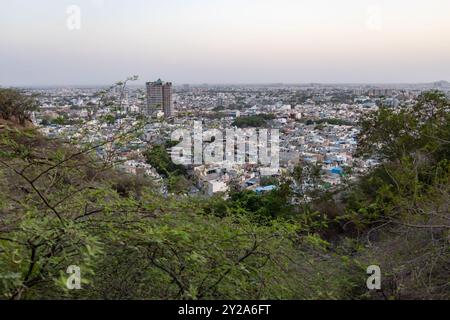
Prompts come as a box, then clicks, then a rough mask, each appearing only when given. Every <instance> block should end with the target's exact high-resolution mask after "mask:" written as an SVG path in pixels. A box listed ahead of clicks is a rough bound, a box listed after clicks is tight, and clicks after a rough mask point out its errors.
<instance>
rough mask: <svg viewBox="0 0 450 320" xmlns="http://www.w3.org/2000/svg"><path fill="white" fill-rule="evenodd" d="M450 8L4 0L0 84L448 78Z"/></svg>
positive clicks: (404, 3)
mask: <svg viewBox="0 0 450 320" xmlns="http://www.w3.org/2000/svg"><path fill="white" fill-rule="evenodd" d="M449 15H450V1H448V0H426V1H425V0H340V1H336V0H158V1H154V0H127V1H124V0H70V1H68V0H39V1H33V0H0V86H35V85H36V86H39V85H104V84H110V83H114V82H115V81H119V80H122V79H125V78H126V77H128V76H131V75H139V77H140V81H141V82H142V83H143V82H145V81H151V80H156V79H157V78H162V79H163V80H166V81H172V82H174V83H176V84H183V83H190V84H200V83H211V84H230V83H236V84H245V83H253V84H256V83H279V82H282V83H310V82H319V83H359V82H361V83H417V82H432V81H437V80H450V19H449Z"/></svg>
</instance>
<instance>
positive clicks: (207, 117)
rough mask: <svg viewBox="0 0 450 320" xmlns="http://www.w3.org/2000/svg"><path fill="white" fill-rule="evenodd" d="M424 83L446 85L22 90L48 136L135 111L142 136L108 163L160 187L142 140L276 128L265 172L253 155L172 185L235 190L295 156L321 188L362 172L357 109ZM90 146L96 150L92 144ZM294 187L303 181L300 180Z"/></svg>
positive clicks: (409, 93) (101, 130)
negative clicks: (273, 156)
mask: <svg viewBox="0 0 450 320" xmlns="http://www.w3.org/2000/svg"><path fill="white" fill-rule="evenodd" d="M158 89H159V91H158ZM433 89H435V90H443V91H446V92H449V91H450V84H449V83H447V82H445V81H441V82H436V83H432V84H422V85H420V84H417V85H390V86H389V85H388V86H386V85H385V86H380V85H378V86H377V85H357V84H355V85H322V84H306V85H283V84H274V85H265V86H257V85H246V86H237V85H229V86H224V85H222V86H215V85H207V84H203V85H197V86H194V85H192V86H191V85H187V84H186V85H179V86H175V87H173V88H172V83H163V82H162V81H161V80H160V79H159V80H158V81H156V82H149V83H147V86H146V87H139V86H135V85H133V84H132V83H131V85H128V86H124V87H116V88H114V90H111V91H108V97H109V98H112V99H116V100H117V101H120V104H119V106H117V105H116V106H115V107H114V108H113V107H109V106H106V107H103V104H102V108H100V109H99V108H97V106H98V104H99V100H100V98H99V94H98V93H99V92H100V91H101V88H46V89H37V88H36V89H28V92H29V93H30V94H33V93H36V94H38V95H39V102H40V108H39V111H37V112H35V113H34V114H33V122H34V123H35V124H36V125H39V126H40V127H41V130H42V132H43V133H45V134H46V135H48V136H52V137H54V136H61V137H69V138H70V137H72V136H76V135H78V134H79V132H80V129H83V130H84V129H85V130H88V131H87V133H88V134H87V136H88V137H89V140H90V141H91V142H94V141H103V140H106V139H108V138H109V137H111V136H113V135H114V134H115V133H117V132H118V131H120V130H125V131H126V130H129V129H131V128H132V127H133V126H136V125H137V123H138V120H142V119H144V120H145V123H146V125H145V127H144V130H143V133H142V135H141V136H139V137H136V139H134V140H133V141H131V142H130V143H129V144H128V145H125V146H121V147H120V148H119V149H118V150H117V151H118V154H117V156H118V159H117V160H119V161H120V165H118V167H119V168H120V169H121V170H124V171H125V172H128V173H131V174H135V175H136V174H137V175H148V176H150V177H152V178H154V179H155V181H158V182H159V183H160V185H161V187H162V190H165V191H164V192H166V193H167V189H166V188H164V181H163V180H164V178H163V177H161V176H160V174H159V173H158V172H157V170H155V169H154V168H153V167H152V166H151V164H149V163H148V161H147V160H146V158H145V156H144V152H145V151H146V150H147V149H148V148H149V147H151V146H152V145H160V144H165V142H166V141H170V139H171V133H172V132H174V131H175V130H177V129H187V130H190V129H192V128H193V125H194V121H202V127H203V130H204V131H207V130H210V129H219V130H222V131H223V132H225V130H226V129H227V128H233V127H234V128H237V127H236V125H239V126H240V127H251V126H255V127H261V128H265V127H268V128H271V129H278V130H279V131H280V150H279V152H280V155H279V164H280V168H279V169H278V170H276V171H275V172H273V170H272V172H264V171H261V170H260V169H261V168H260V166H259V165H258V164H249V163H244V164H234V165H233V166H231V167H230V166H228V168H226V167H225V166H224V164H223V163H218V164H206V165H205V164H200V165H192V166H190V168H189V169H190V170H189V172H188V173H187V177H189V178H190V179H192V181H195V183H193V184H192V185H191V186H190V188H188V189H187V190H179V192H180V193H185V194H190V195H193V194H197V193H201V194H207V195H210V196H211V195H213V194H215V193H225V194H226V193H227V191H228V190H229V183H230V182H231V181H233V182H234V183H236V182H237V183H238V184H239V187H240V189H250V190H254V191H257V192H264V190H268V189H270V188H273V187H274V186H271V185H268V186H267V185H264V186H262V185H261V178H262V177H265V176H268V175H269V176H273V177H275V178H277V177H280V176H281V175H282V173H283V171H286V170H287V171H289V172H292V171H293V169H294V167H295V166H296V165H298V164H299V163H300V162H301V163H309V164H313V165H317V164H319V165H320V170H321V176H322V184H321V187H322V188H332V187H333V186H337V185H339V184H340V183H341V181H342V180H343V179H351V178H353V177H355V176H357V175H359V174H363V173H365V172H367V170H368V169H369V168H372V167H374V166H375V165H376V164H377V159H372V158H369V159H358V158H355V157H354V152H355V149H356V145H357V141H356V137H357V134H358V133H359V128H358V121H359V120H360V119H361V117H362V116H364V114H367V113H370V112H374V111H376V110H377V109H378V108H379V107H380V106H386V107H389V108H392V109H396V108H398V107H399V106H413V105H414V104H415V103H416V102H417V97H418V96H419V95H420V93H422V92H424V91H426V90H433ZM94 110H95V111H94ZM267 115H269V116H270V117H269V118H267V120H263V121H262V122H261V123H255V124H251V123H250V124H246V123H244V124H243V125H242V126H241V125H240V124H239V120H242V119H255V118H256V119H258V120H259V119H262V118H263V117H264V116H267ZM105 119H107V120H108V121H104V120H105ZM168 151H169V153H170V150H168ZM97 152H98V153H99V154H102V152H103V151H102V150H101V148H99V149H98V150H97ZM350 169H351V170H350ZM266 171H267V170H266ZM298 187H301V188H303V189H304V188H308V181H304V185H303V186H298Z"/></svg>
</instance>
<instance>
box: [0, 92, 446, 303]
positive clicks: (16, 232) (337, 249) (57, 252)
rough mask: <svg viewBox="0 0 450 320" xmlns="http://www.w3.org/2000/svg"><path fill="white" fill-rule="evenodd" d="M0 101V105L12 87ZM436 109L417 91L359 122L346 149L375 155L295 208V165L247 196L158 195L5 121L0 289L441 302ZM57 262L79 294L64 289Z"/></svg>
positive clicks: (442, 133) (442, 114)
mask: <svg viewBox="0 0 450 320" xmlns="http://www.w3.org/2000/svg"><path fill="white" fill-rule="evenodd" d="M2 97H4V95H3V93H2V94H0V98H1V99H0V110H2V109H3V108H6V107H8V106H9V105H11V99H14V95H13V98H10V97H11V96H9V95H8V96H7V97H8V98H7V99H6V100H4V99H3V98H2ZM16 98H17V99H19V100H21V101H22V100H23V99H24V98H23V97H22V95H21V94H20V93H17V96H16ZM8 99H9V100H8ZM27 99H28V98H27ZM30 99H32V98H30ZM31 104H32V103H31ZM449 106H450V103H449V101H448V100H447V99H446V97H445V96H444V95H443V94H441V93H439V92H429V93H425V94H424V95H423V96H422V97H421V99H420V101H419V103H418V104H417V105H416V106H415V107H414V108H409V109H406V108H405V109H402V110H399V111H393V110H391V109H386V108H381V109H380V110H379V111H377V112H376V113H373V114H371V115H370V116H368V117H367V118H365V119H363V120H362V122H361V127H362V132H361V135H360V149H359V153H360V156H371V157H373V156H376V157H378V158H379V159H380V160H381V162H382V164H381V165H380V166H378V167H377V168H374V169H373V170H372V171H371V172H370V173H368V174H367V175H366V176H364V177H361V179H359V180H358V182H357V183H355V184H353V185H352V184H349V185H346V186H345V187H343V189H342V190H338V191H336V192H334V193H333V194H330V193H323V192H320V193H318V194H317V195H316V196H315V198H314V199H313V201H312V202H311V203H310V204H308V205H306V204H305V205H292V204H290V201H289V199H291V198H292V197H296V196H297V195H296V194H294V193H293V192H292V188H291V185H292V183H293V181H294V180H295V179H296V178H298V177H295V174H294V176H291V177H285V178H283V181H281V182H280V186H279V188H278V189H276V190H274V191H273V192H272V193H268V194H265V195H261V196H257V195H255V194H253V193H247V192H237V191H236V192H234V193H233V194H232V195H231V197H230V199H229V200H223V199H222V198H220V197H213V198H208V199H206V198H201V197H176V196H168V197H163V196H162V195H161V194H159V193H156V192H155V191H154V190H155V189H156V188H154V186H153V182H152V181H151V180H147V179H145V178H137V177H134V176H128V175H126V174H123V173H120V172H117V171H116V170H115V169H114V164H113V163H111V162H105V161H101V160H100V159H98V158H97V157H96V155H95V150H96V148H97V147H98V146H99V145H98V144H97V145H84V144H75V143H73V142H71V141H64V140H55V139H49V138H47V137H43V136H42V135H41V134H40V133H39V132H38V131H37V129H36V128H34V127H26V128H25V127H20V126H17V125H15V124H14V122H11V121H9V122H7V123H5V125H3V126H1V127H0V297H1V298H3V299H52V298H63V299H449V298H450V250H449V248H450V246H449V244H450V214H449V204H450V200H449V199H450V196H449V194H450V181H449V180H450V161H449V160H450V159H449V156H450V126H449V124H450V112H449V111H450V110H449ZM21 117H22V118H24V119H25V118H26V117H27V116H26V114H24V115H23V116H18V117H17V118H14V119H13V120H14V121H15V119H17V120H18V121H19V122H20V119H21ZM114 139H121V143H126V135H125V134H120V135H119V134H118V136H117V137H115V138H114ZM111 142H113V141H105V142H103V143H111ZM160 165H161V167H164V164H160ZM164 168H165V167H164ZM300 171H301V170H300ZM71 265H76V266H79V267H80V268H81V275H82V280H83V281H82V289H81V290H68V289H67V287H66V281H67V278H68V276H69V275H68V274H67V273H66V270H67V268H68V266H71ZM369 265H379V266H380V267H381V271H382V287H381V290H378V291H371V292H369V291H368V290H367V287H366V279H367V276H368V275H367V274H366V269H367V267H368V266H369Z"/></svg>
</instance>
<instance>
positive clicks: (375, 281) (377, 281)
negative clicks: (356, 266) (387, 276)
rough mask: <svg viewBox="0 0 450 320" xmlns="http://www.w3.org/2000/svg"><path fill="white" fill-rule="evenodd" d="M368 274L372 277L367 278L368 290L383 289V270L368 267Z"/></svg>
mask: <svg viewBox="0 0 450 320" xmlns="http://www.w3.org/2000/svg"><path fill="white" fill-rule="evenodd" d="M367 274H368V275H370V276H369V277H368V278H367V282H366V284H367V289H369V290H380V289H381V268H380V267H379V266H376V265H371V266H369V267H367Z"/></svg>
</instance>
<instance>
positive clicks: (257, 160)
mask: <svg viewBox="0 0 450 320" xmlns="http://www.w3.org/2000/svg"><path fill="white" fill-rule="evenodd" d="M171 140H172V141H179V144H178V145H176V146H175V147H173V148H172V152H171V157H172V161H173V162H174V163H175V164H179V165H202V164H205V165H223V166H232V165H234V164H239V165H243V164H246V163H247V164H254V165H260V166H262V167H264V166H265V168H263V169H270V170H272V171H274V170H278V169H279V165H280V164H279V162H280V161H279V160H280V156H279V154H280V151H279V149H280V148H279V140H280V136H279V131H278V130H277V129H271V130H268V129H258V130H257V129H255V128H249V129H239V128H236V129H234V128H232V129H226V130H225V132H223V131H221V130H218V129H211V130H207V131H203V127H202V122H200V121H194V127H193V130H187V129H178V130H175V131H174V132H173V133H172V135H171Z"/></svg>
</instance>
